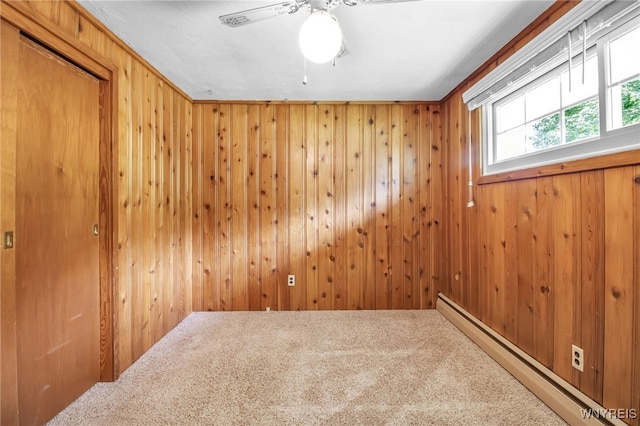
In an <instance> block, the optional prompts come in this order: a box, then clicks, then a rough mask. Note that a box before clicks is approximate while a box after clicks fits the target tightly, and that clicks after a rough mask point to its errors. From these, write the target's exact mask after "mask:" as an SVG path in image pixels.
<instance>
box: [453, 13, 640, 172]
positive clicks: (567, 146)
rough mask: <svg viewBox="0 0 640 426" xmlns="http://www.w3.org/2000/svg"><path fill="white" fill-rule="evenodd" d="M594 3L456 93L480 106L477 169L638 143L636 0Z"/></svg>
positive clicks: (639, 16) (639, 27)
mask: <svg viewBox="0 0 640 426" xmlns="http://www.w3.org/2000/svg"><path fill="white" fill-rule="evenodd" d="M584 3H586V2H584ZM594 3H596V4H595V5H594V4H593V3H592V4H591V5H585V6H584V7H583V10H582V11H581V10H580V6H581V5H578V6H576V8H574V9H578V10H577V11H576V12H574V11H573V10H572V11H571V12H574V13H575V15H576V16H573V17H571V16H570V17H569V18H568V19H567V20H568V21H571V22H569V23H566V22H564V23H563V22H560V21H558V24H559V25H558V26H557V27H561V26H562V25H564V28H551V31H550V33H551V34H552V35H551V36H547V37H548V38H549V37H554V39H552V40H550V41H549V40H547V41H546V44H547V46H545V47H544V48H541V47H540V45H536V43H535V40H534V42H533V45H534V46H533V47H531V53H529V56H528V57H527V56H524V55H521V56H520V57H517V58H515V60H516V61H519V63H516V65H514V64H509V63H508V61H505V63H504V64H503V65H501V67H502V69H500V68H501V67H498V68H497V69H496V70H494V71H493V72H492V73H490V74H489V75H488V76H487V77H485V79H486V80H485V79H483V80H481V81H480V82H478V83H477V86H479V87H476V86H474V87H472V88H471V89H469V91H467V92H465V94H463V99H464V100H465V102H467V104H468V106H469V108H470V109H474V108H476V107H482V123H483V174H485V175H486V174H493V173H498V172H504V171H510V170H517V169H521V168H528V167H535V166H540V165H545V164H552V163H557V162H562V161H568V160H573V159H579V158H586V157H590V156H596V155H602V154H606V153H612V152H618V151H624V150H629V149H638V148H640V5H639V3H640V2H623V1H618V2H615V1H614V2H606V3H605V6H603V3H600V4H599V5H597V3H598V2H594ZM596 7H597V8H598V9H596V10H594V8H596ZM571 12H570V13H571ZM580 14H582V15H580ZM584 15H586V16H584ZM608 17H611V18H610V19H609V20H608V21H607V18H608ZM541 36H543V38H544V36H545V33H543V34H541ZM527 47H529V46H525V49H523V50H524V51H525V53H526V50H527ZM570 52H571V53H570ZM514 56H515V55H514ZM570 56H571V59H569V57H570ZM505 68H507V69H506V71H505Z"/></svg>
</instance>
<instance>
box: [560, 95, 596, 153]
mask: <svg viewBox="0 0 640 426" xmlns="http://www.w3.org/2000/svg"><path fill="white" fill-rule="evenodd" d="M598 107H599V105H598V98H593V99H590V100H588V101H586V102H583V103H581V104H578V105H574V106H572V107H570V108H567V109H565V110H564V124H565V142H567V143H569V142H575V141H580V140H584V139H589V138H592V137H595V136H598V135H599V134H600V113H599V111H598Z"/></svg>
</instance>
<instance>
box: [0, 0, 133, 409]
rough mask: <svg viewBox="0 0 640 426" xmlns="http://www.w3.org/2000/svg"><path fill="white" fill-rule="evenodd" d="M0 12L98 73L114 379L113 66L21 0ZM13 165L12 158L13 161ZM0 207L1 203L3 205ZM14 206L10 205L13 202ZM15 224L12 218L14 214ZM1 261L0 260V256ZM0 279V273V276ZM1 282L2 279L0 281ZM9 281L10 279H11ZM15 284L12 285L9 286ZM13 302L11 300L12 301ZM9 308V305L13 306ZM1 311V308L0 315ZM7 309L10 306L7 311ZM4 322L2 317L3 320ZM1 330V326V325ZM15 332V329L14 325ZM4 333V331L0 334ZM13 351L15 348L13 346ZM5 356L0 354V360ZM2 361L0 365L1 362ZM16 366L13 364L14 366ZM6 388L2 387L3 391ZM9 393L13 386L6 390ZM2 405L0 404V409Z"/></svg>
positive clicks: (105, 287) (103, 252) (104, 266)
mask: <svg viewBox="0 0 640 426" xmlns="http://www.w3.org/2000/svg"><path fill="white" fill-rule="evenodd" d="M0 17H1V18H2V19H3V20H5V21H7V22H8V23H10V24H12V25H14V26H15V27H17V28H18V29H19V30H20V31H21V32H22V33H23V34H26V35H28V36H29V37H31V38H33V39H35V40H37V41H38V42H40V43H41V44H43V45H44V46H45V47H47V48H49V49H50V50H52V51H54V52H55V53H57V54H58V55H60V56H62V57H64V58H66V59H67V60H69V61H70V62H72V63H74V64H76V65H78V66H80V67H81V68H83V69H85V70H86V71H88V72H90V73H91V74H93V75H95V76H96V77H97V78H98V79H99V85H100V87H99V99H100V141H99V162H100V164H99V168H100V173H99V200H98V203H99V215H100V219H99V226H100V235H99V245H100V249H99V258H100V261H99V263H100V280H99V281H100V282H99V286H100V381H113V380H116V379H117V378H118V376H119V374H120V371H119V368H118V366H117V365H116V363H117V356H116V351H117V346H116V345H115V342H117V336H116V334H117V330H118V326H117V318H118V316H117V315H116V309H117V305H116V304H115V300H116V295H115V290H116V286H115V281H114V277H115V275H114V269H115V267H116V265H115V259H114V253H115V248H114V238H113V236H114V235H116V233H117V229H116V227H117V221H116V220H114V219H115V218H114V205H115V203H117V199H118V198H117V193H116V190H115V186H114V170H115V168H114V158H117V144H116V143H115V129H117V118H118V114H117V105H116V103H115V101H114V100H115V99H117V87H118V85H117V76H118V73H117V68H116V66H115V65H114V64H113V63H112V62H111V61H109V60H108V59H106V58H104V57H103V56H101V55H100V54H98V53H97V52H95V51H93V50H92V49H91V48H89V47H87V46H86V45H84V44H82V43H80V42H79V41H78V40H76V39H74V38H72V37H71V36H68V35H66V33H64V32H63V31H61V30H60V29H59V28H56V27H55V26H54V25H53V24H52V23H50V22H49V21H47V20H45V19H43V18H42V17H40V16H37V15H35V14H34V13H33V12H32V11H31V10H29V9H28V7H27V6H25V5H24V4H23V3H22V2H17V1H16V2H5V1H3V2H2V8H0ZM14 167H15V164H14ZM3 208H4V207H3ZM14 209H15V207H14ZM14 225H15V220H14ZM3 263H4V262H3ZM5 266H6V265H4V264H3V265H2V267H3V270H2V273H3V275H4V274H5V273H9V274H11V273H12V274H13V278H15V262H14V264H13V268H12V269H11V266H10V265H9V270H8V271H7V269H5ZM3 281H4V279H3ZM3 285H4V284H3ZM13 285H14V286H15V279H14V280H13ZM14 290H15V289H14ZM13 302H14V305H15V300H14V301H13ZM14 308H15V306H14ZM6 313H7V312H6V311H3V316H5V314H6ZM9 314H10V315H11V312H9ZM12 314H13V318H3V323H5V321H7V322H9V321H11V320H12V319H13V320H14V321H13V322H14V323H15V309H13V312H12ZM5 324H6V323H5ZM3 331H4V330H3ZM14 332H15V330H14ZM3 339H4V337H3ZM13 350H14V351H15V350H16V348H15V347H14V348H13ZM5 361H6V360H3V364H4V363H5ZM4 367H6V366H3V368H4ZM15 367H16V368H17V365H16V366H15ZM5 390H6V389H3V391H5ZM15 391H16V394H17V389H16V390H15ZM11 394H13V392H11ZM3 411H4V410H3Z"/></svg>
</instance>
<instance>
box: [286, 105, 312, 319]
mask: <svg viewBox="0 0 640 426" xmlns="http://www.w3.org/2000/svg"><path fill="white" fill-rule="evenodd" d="M289 111H290V112H289V123H290V135H289V157H288V158H289V162H288V163H289V167H290V169H289V214H288V215H287V216H288V217H289V247H290V248H289V268H288V274H293V275H294V276H295V277H296V285H295V286H294V287H288V288H289V295H290V298H289V300H290V309H291V310H305V309H306V308H307V295H306V270H307V269H306V260H307V254H306V250H305V249H306V241H305V238H306V235H305V223H306V220H305V219H306V217H305V213H306V207H305V195H304V194H305V193H306V178H307V175H306V173H305V161H306V149H307V148H306V141H305V123H306V121H305V119H304V117H305V107H304V106H302V105H291V106H290V107H289Z"/></svg>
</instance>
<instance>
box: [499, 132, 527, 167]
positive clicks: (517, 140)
mask: <svg viewBox="0 0 640 426" xmlns="http://www.w3.org/2000/svg"><path fill="white" fill-rule="evenodd" d="M497 139H498V140H497V143H496V161H501V160H504V159H506V158H512V157H517V156H519V155H522V154H526V144H525V127H524V126H519V127H516V128H515V129H513V130H510V131H508V132H505V133H501V134H499V135H497Z"/></svg>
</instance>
